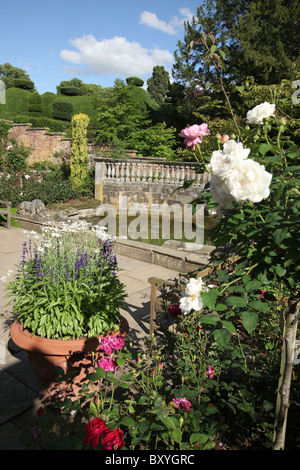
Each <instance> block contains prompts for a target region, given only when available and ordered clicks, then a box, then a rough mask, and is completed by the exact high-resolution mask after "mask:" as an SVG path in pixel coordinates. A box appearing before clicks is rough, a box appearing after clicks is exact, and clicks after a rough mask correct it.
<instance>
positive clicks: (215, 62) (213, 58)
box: [196, 33, 242, 139]
mask: <svg viewBox="0 0 300 470" xmlns="http://www.w3.org/2000/svg"><path fill="white" fill-rule="evenodd" d="M205 36H206V35H205V34H203V35H202V38H201V39H198V41H196V43H198V42H200V41H202V43H203V44H204V46H205V47H206V49H207V51H209V47H208V45H207V42H206V40H205ZM207 36H209V37H210V38H212V33H208V34H207ZM211 62H212V63H213V65H214V67H215V69H216V72H217V75H218V79H219V82H220V85H221V88H222V91H223V93H224V95H225V98H226V101H227V104H228V107H229V111H230V113H231V116H232V118H233V121H234V124H235V127H236V128H237V131H238V134H239V137H240V139H241V137H242V136H241V131H240V128H239V126H238V123H237V120H236V117H235V114H234V111H233V108H232V106H231V103H230V100H229V96H228V95H227V93H226V90H225V87H224V83H223V79H222V76H221V73H220V70H219V69H220V67H221V66H220V65H219V56H218V55H216V54H212V55H211Z"/></svg>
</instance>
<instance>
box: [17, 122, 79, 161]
mask: <svg viewBox="0 0 300 470" xmlns="http://www.w3.org/2000/svg"><path fill="white" fill-rule="evenodd" d="M8 138H9V139H15V140H16V141H17V142H18V143H19V144H23V145H24V146H25V147H28V148H30V149H31V153H30V156H29V157H28V163H29V164H30V165H31V164H32V163H35V162H43V161H50V162H53V163H57V162H58V160H59V158H58V156H59V155H61V156H62V155H69V154H70V152H71V146H72V139H66V138H65V137H64V134H63V133H60V132H56V133H54V132H49V129H48V128H32V127H31V124H12V128H11V129H10V131H9V134H8ZM55 154H56V157H55Z"/></svg>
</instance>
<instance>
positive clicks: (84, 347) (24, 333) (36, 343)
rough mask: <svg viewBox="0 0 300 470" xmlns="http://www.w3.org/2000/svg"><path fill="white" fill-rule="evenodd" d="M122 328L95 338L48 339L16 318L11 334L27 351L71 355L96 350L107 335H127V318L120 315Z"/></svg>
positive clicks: (15, 341)
mask: <svg viewBox="0 0 300 470" xmlns="http://www.w3.org/2000/svg"><path fill="white" fill-rule="evenodd" d="M120 326H121V327H120V330H110V331H109V332H107V333H105V334H103V335H99V336H97V337H94V338H79V339H66V340H64V339H52V338H51V339H48V338H43V337H41V336H37V335H32V334H31V333H30V332H29V331H28V330H26V329H25V330H24V329H23V323H20V322H19V321H18V320H15V321H14V322H13V324H12V325H11V327H10V336H11V339H12V340H13V342H14V343H15V344H16V345H17V346H19V347H20V348H22V349H25V350H26V351H31V352H36V353H40V354H47V355H50V356H51V355H53V356H61V355H70V354H73V353H75V352H90V351H95V349H96V348H97V345H98V344H99V340H100V339H101V338H103V337H105V336H109V335H113V336H117V335H118V334H119V335H121V336H124V335H126V333H127V331H128V322H127V320H126V319H125V318H124V317H122V316H121V315H120Z"/></svg>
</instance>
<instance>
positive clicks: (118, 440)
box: [102, 428, 124, 450]
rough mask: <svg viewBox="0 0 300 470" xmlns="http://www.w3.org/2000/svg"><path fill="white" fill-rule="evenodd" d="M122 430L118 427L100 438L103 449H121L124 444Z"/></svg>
mask: <svg viewBox="0 0 300 470" xmlns="http://www.w3.org/2000/svg"><path fill="white" fill-rule="evenodd" d="M123 434H124V433H123V431H122V430H121V429H119V428H116V429H114V430H113V431H110V432H108V433H107V434H106V435H105V436H104V438H103V439H102V449H103V450H121V449H122V447H123V446H124V442H123Z"/></svg>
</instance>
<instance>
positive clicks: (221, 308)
mask: <svg viewBox="0 0 300 470" xmlns="http://www.w3.org/2000/svg"><path fill="white" fill-rule="evenodd" d="M227 308H228V307H227V305H225V304H217V305H216V310H217V312H224V310H227Z"/></svg>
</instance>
